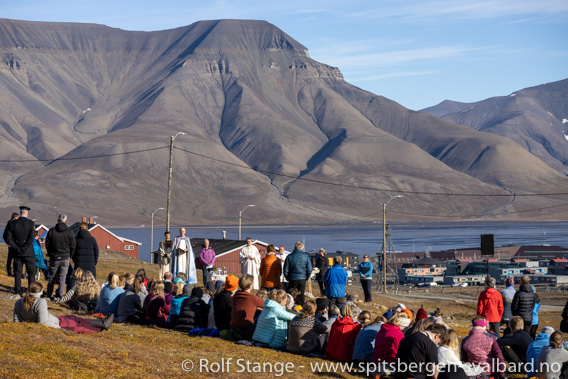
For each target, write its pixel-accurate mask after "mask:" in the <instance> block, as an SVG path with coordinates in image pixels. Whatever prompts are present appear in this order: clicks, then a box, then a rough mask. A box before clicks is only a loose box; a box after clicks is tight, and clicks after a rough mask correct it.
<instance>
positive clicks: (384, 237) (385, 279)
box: [383, 195, 404, 293]
mask: <svg viewBox="0 0 568 379" xmlns="http://www.w3.org/2000/svg"><path fill="white" fill-rule="evenodd" d="M402 197H404V195H396V196H391V198H390V199H389V201H387V202H386V203H384V204H383V293H387V205H389V203H390V202H391V200H392V199H399V198H402Z"/></svg>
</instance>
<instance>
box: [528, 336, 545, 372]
mask: <svg viewBox="0 0 568 379" xmlns="http://www.w3.org/2000/svg"><path fill="white" fill-rule="evenodd" d="M549 344H550V336H549V335H548V334H546V333H540V334H539V335H538V336H536V340H534V342H532V343H531V344H530V345H529V348H528V349H527V364H530V363H531V362H532V365H527V368H531V367H532V370H531V371H527V378H532V377H533V376H536V374H537V370H536V361H537V359H538V355H539V354H540V351H541V350H542V348H543V347H545V346H548V345H549Z"/></svg>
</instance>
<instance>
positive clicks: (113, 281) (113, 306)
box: [95, 272, 124, 316]
mask: <svg viewBox="0 0 568 379" xmlns="http://www.w3.org/2000/svg"><path fill="white" fill-rule="evenodd" d="M123 293H124V289H123V288H122V287H120V278H119V277H118V274H116V273H114V272H113V273H111V274H109V276H108V285H107V286H104V288H103V289H102V290H101V296H100V297H99V301H98V303H97V307H96V308H95V313H100V314H103V315H105V316H107V315H109V314H111V313H112V314H113V315H115V316H116V315H117V314H118V303H119V302H120V295H122V294H123Z"/></svg>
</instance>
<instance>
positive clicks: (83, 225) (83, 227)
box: [79, 222, 89, 230]
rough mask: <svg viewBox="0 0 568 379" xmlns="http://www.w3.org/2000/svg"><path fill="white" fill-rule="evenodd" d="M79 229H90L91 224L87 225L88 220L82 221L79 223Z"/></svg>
mask: <svg viewBox="0 0 568 379" xmlns="http://www.w3.org/2000/svg"><path fill="white" fill-rule="evenodd" d="M79 229H82V230H89V225H87V223H86V222H82V223H80V224H79Z"/></svg>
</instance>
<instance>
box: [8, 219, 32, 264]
mask: <svg viewBox="0 0 568 379" xmlns="http://www.w3.org/2000/svg"><path fill="white" fill-rule="evenodd" d="M7 226H8V232H7V233H6V243H7V244H8V245H10V247H12V248H13V249H14V250H15V251H16V253H17V254H18V255H19V256H21V257H33V256H34V245H33V243H34V235H35V224H34V222H33V221H32V220H30V219H28V218H27V217H23V216H20V218H19V219H17V220H13V221H12V222H10V223H9V224H8V225H7Z"/></svg>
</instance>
